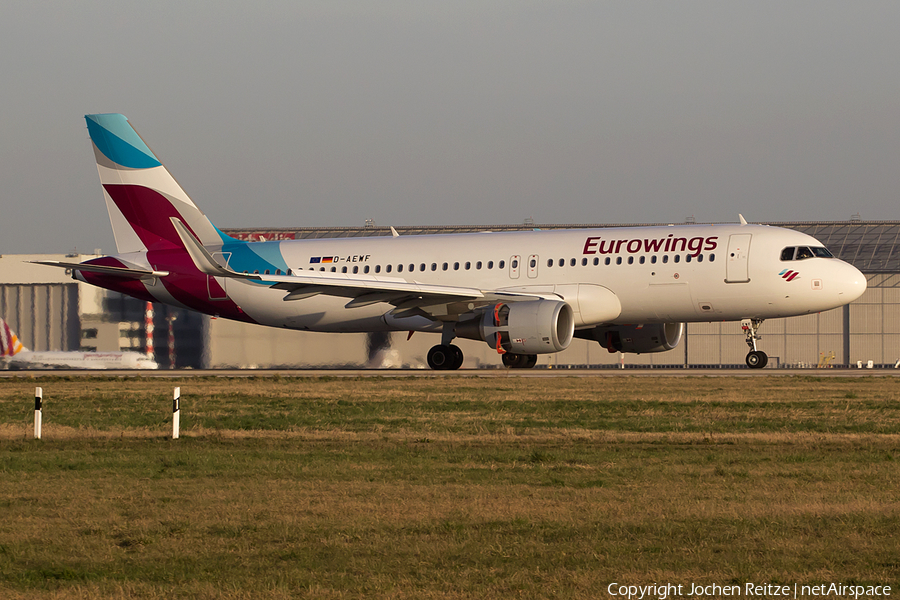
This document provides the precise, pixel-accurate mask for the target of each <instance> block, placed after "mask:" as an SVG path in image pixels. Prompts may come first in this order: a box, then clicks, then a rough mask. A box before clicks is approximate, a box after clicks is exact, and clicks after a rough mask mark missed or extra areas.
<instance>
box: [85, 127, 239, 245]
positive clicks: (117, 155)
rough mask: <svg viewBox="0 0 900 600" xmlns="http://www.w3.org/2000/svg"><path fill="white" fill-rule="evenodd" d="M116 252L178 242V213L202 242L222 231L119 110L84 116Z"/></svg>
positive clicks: (220, 237)
mask: <svg viewBox="0 0 900 600" xmlns="http://www.w3.org/2000/svg"><path fill="white" fill-rule="evenodd" d="M85 121H87V127H88V132H89V133H90V136H91V142H93V146H94V155H95V156H96V158H97V171H98V172H99V174H100V184H101V185H102V186H103V194H104V197H105V198H106V208H107V210H108V211H109V220H110V223H111V224H112V228H113V234H114V235H115V237H116V247H117V249H118V252H119V253H120V254H124V253H128V252H140V251H144V250H164V249H167V248H173V247H178V248H180V247H182V243H181V239H180V238H179V237H178V234H177V233H176V232H175V229H174V228H173V226H172V222H171V218H172V217H177V218H178V219H180V220H181V221H182V222H183V223H184V224H185V225H187V226H188V227H189V228H190V229H191V231H193V233H194V235H195V236H196V237H197V238H198V239H199V240H200V241H201V243H202V244H204V245H211V246H214V245H220V244H222V242H223V241H224V240H225V239H228V238H227V236H225V235H224V234H222V233H221V232H220V231H219V230H218V229H216V228H215V226H213V224H212V223H210V221H209V219H207V218H206V215H204V214H203V213H202V212H201V211H200V209H199V208H197V206H196V205H195V204H194V203H193V202H192V201H191V199H190V197H189V196H188V195H187V194H186V193H185V191H184V190H183V189H181V186H180V185H178V182H177V181H175V178H174V177H172V175H171V174H170V173H169V171H168V170H167V169H166V167H165V166H164V165H163V164H162V162H160V160H159V159H158V158H157V157H156V155H155V154H154V153H153V151H151V150H150V148H149V147H148V146H147V144H146V143H144V140H143V139H142V138H141V136H139V135H138V133H137V131H135V130H134V128H133V127H132V126H131V123H129V122H128V119H126V118H125V117H124V116H123V115H120V114H102V115H85Z"/></svg>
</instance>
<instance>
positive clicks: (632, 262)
mask: <svg viewBox="0 0 900 600" xmlns="http://www.w3.org/2000/svg"><path fill="white" fill-rule="evenodd" d="M628 264H629V265H633V264H634V257H633V256H629V257H628Z"/></svg>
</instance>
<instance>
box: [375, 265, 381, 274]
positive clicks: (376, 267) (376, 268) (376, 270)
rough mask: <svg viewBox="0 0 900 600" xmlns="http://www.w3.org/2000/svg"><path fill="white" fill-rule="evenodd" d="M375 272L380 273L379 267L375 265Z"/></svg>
mask: <svg viewBox="0 0 900 600" xmlns="http://www.w3.org/2000/svg"><path fill="white" fill-rule="evenodd" d="M375 272H376V273H381V265H375Z"/></svg>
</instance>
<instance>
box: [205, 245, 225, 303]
mask: <svg viewBox="0 0 900 600" xmlns="http://www.w3.org/2000/svg"><path fill="white" fill-rule="evenodd" d="M212 257H213V260H215V261H216V262H217V263H219V265H221V266H223V267H227V266H228V261H229V260H231V252H213V254H212ZM226 281H227V278H225V277H213V276H212V275H207V276H206V289H207V291H208V292H209V299H210V300H225V299H227V298H228V292H227V291H226V289H225V287H226V285H227V284H226Z"/></svg>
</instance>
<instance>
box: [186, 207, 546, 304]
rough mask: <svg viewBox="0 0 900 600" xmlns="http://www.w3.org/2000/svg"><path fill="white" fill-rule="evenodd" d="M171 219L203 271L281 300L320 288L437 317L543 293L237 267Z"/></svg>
mask: <svg viewBox="0 0 900 600" xmlns="http://www.w3.org/2000/svg"><path fill="white" fill-rule="evenodd" d="M171 221H172V224H173V225H174V227H175V231H176V232H177V233H178V236H179V237H180V238H181V241H182V242H183V243H184V246H185V249H187V252H188V254H189V255H190V257H191V260H192V261H193V262H194V265H195V266H196V267H197V268H198V269H199V270H200V271H201V272H202V273H205V274H206V275H212V276H214V277H226V278H231V279H243V280H248V281H255V282H258V283H261V284H266V285H270V286H271V287H272V288H274V289H279V290H284V291H285V292H287V293H286V294H285V296H284V298H283V300H284V301H286V302H290V301H293V300H302V299H304V298H310V297H312V296H316V295H319V294H324V295H326V296H339V297H341V296H342V297H346V298H349V299H350V301H349V302H348V303H347V304H346V305H345V306H346V308H358V307H362V306H368V305H370V304H376V303H379V302H386V303H389V304H393V305H394V306H395V307H396V308H395V309H394V310H393V311H392V314H393V315H394V316H395V317H398V318H399V317H405V316H415V315H421V316H425V317H428V318H433V319H436V320H448V319H449V320H453V319H454V318H455V315H458V314H462V313H464V312H469V311H471V310H472V309H473V308H474V307H475V306H480V305H487V304H490V303H492V302H496V301H514V300H533V299H537V298H542V297H543V296H541V295H539V294H530V293H518V292H503V291H496V290H480V289H477V288H468V287H458V286H448V285H433V284H426V283H417V282H408V281H404V280H402V279H396V278H390V279H388V278H375V277H371V276H365V275H347V274H344V273H330V272H324V271H301V272H299V273H296V274H291V275H268V274H265V275H261V274H257V273H238V272H237V271H234V270H232V269H230V268H228V267H224V266H222V265H220V264H219V263H217V262H216V260H215V259H214V258H213V256H212V255H211V254H210V253H209V251H208V250H207V249H206V248H204V247H203V245H202V244H201V243H200V241H199V240H198V239H197V238H196V237H195V236H194V235H193V233H191V231H190V230H189V229H188V228H187V227H186V226H185V225H184V223H182V222H181V220H180V219H178V218H176V217H172V218H171ZM473 305H474V306H473Z"/></svg>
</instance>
